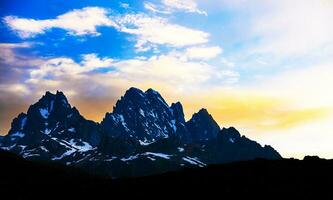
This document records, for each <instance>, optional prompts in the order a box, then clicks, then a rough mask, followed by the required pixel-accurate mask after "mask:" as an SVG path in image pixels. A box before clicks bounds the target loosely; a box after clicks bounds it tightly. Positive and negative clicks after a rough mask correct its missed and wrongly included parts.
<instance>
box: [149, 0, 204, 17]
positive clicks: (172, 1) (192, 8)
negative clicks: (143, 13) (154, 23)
mask: <svg viewBox="0 0 333 200" xmlns="http://www.w3.org/2000/svg"><path fill="white" fill-rule="evenodd" d="M144 7H145V8H146V9H147V10H149V11H152V12H154V13H160V14H172V13H173V12H177V11H178V12H187V13H197V14H201V15H206V16H207V12H206V11H203V10H200V9H199V8H198V4H197V2H196V0H161V3H159V4H154V3H151V2H144Z"/></svg>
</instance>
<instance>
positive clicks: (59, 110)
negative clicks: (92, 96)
mask: <svg viewBox="0 0 333 200" xmlns="http://www.w3.org/2000/svg"><path fill="white" fill-rule="evenodd" d="M0 146H1V148H2V149H4V150H7V151H11V152H14V153H16V154H18V155H20V156H22V157H24V158H26V159H29V160H51V161H54V162H60V163H63V164H66V165H71V166H78V167H80V168H82V169H85V170H88V171H98V173H100V174H103V175H109V176H113V177H122V176H142V175H149V174H156V173H162V172H167V171H170V170H177V169H180V168H182V167H203V166H206V165H207V164H214V163H226V162H233V161H240V160H251V159H255V158H266V159H280V158H282V157H281V155H280V154H279V153H278V152H277V151H276V150H275V149H273V148H272V147H270V146H264V147H262V146H261V145H260V144H258V143H257V142H255V141H252V140H250V139H248V138H246V137H245V136H241V135H240V133H239V132H238V131H237V130H236V129H235V128H233V127H232V128H222V129H221V128H220V126H219V125H218V124H217V123H216V121H215V120H214V119H213V117H212V116H211V115H210V114H209V113H208V111H207V110H206V109H204V108H202V109H200V110H199V111H198V112H197V113H194V114H193V116H192V117H191V119H189V120H188V121H186V120H185V118H184V112H183V107H182V105H181V103H180V102H175V103H172V104H171V105H170V106H169V105H168V104H167V103H166V101H165V100H164V99H163V97H162V96H161V95H160V94H159V93H158V92H157V91H155V90H153V89H151V88H150V89H148V90H146V91H145V92H143V91H142V90H140V89H138V88H134V87H131V88H129V89H128V90H127V91H126V92H125V94H124V96H122V97H121V98H120V99H119V100H118V101H117V103H116V104H115V106H114V108H113V111H112V112H107V113H106V114H105V117H104V118H103V120H102V121H101V122H100V123H97V122H94V121H91V120H87V119H85V118H84V117H83V116H82V115H81V114H80V112H79V111H78V110H77V109H76V108H75V107H72V106H71V105H70V104H69V102H68V100H67V98H66V96H65V95H64V93H62V92H61V91H57V92H56V94H52V93H50V92H46V93H45V95H43V96H42V98H41V99H39V100H38V102H37V103H35V104H33V105H31V106H30V107H29V109H28V111H27V113H26V114H25V113H21V114H19V115H18V117H16V118H15V119H14V120H13V122H12V127H11V129H10V130H9V132H8V134H7V135H6V136H4V137H3V138H2V139H1V140H0Z"/></svg>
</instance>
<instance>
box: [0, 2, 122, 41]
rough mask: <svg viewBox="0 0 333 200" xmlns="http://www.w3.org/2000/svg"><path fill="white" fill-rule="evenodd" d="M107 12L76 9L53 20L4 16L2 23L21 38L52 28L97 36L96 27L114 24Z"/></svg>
mask: <svg viewBox="0 0 333 200" xmlns="http://www.w3.org/2000/svg"><path fill="white" fill-rule="evenodd" d="M107 14H108V11H107V10H106V9H104V8H99V7H86V8H83V9H76V10H72V11H70V12H67V13H65V14H62V15H59V16H57V17H56V18H55V19H44V20H35V19H27V18H19V17H17V16H6V17H4V22H5V23H6V24H7V25H8V26H9V27H10V28H11V29H12V30H13V31H15V32H17V34H18V35H19V36H20V37H22V38H29V37H33V36H35V35H37V34H43V33H45V31H47V30H49V29H52V28H60V29H64V30H66V31H68V33H69V34H73V35H99V33H98V31H97V30H96V28H97V27H98V26H112V27H115V26H116V24H115V23H114V22H113V21H112V20H111V19H110V18H109V17H108V16H107Z"/></svg>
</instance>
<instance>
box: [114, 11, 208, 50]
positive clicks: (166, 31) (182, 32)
mask: <svg viewBox="0 0 333 200" xmlns="http://www.w3.org/2000/svg"><path fill="white" fill-rule="evenodd" d="M117 23H118V24H119V30H120V31H122V32H125V33H129V34H133V35H136V36H137V37H138V38H137V41H138V42H137V45H136V47H137V48H138V49H141V50H142V51H145V50H149V49H150V48H149V47H151V45H152V44H157V45H169V46H172V47H184V46H189V45H196V44H203V43H206V42H207V41H208V37H209V34H208V33H206V32H203V31H199V30H194V29H191V28H187V27H184V26H180V25H177V24H172V23H169V22H168V20H166V19H164V18H160V17H148V16H146V15H143V14H127V15H125V16H122V17H121V18H119V19H118V20H117ZM147 47H148V48H147Z"/></svg>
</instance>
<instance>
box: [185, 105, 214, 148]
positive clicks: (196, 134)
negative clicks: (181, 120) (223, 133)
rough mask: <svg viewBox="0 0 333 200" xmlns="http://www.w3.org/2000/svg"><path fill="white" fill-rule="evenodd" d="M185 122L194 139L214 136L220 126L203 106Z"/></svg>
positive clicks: (202, 139) (201, 139)
mask: <svg viewBox="0 0 333 200" xmlns="http://www.w3.org/2000/svg"><path fill="white" fill-rule="evenodd" d="M186 124H187V127H188V129H189V132H190V133H191V134H192V138H193V140H195V141H204V140H209V139H212V138H216V136H217V133H218V132H219V131H220V126H219V125H218V124H217V123H216V121H215V120H214V119H213V117H212V116H211V115H210V114H209V113H208V111H207V109H205V108H202V109H200V110H199V111H198V112H197V113H194V114H193V115H192V118H191V119H190V120H189V121H188V122H187V123H186Z"/></svg>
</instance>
